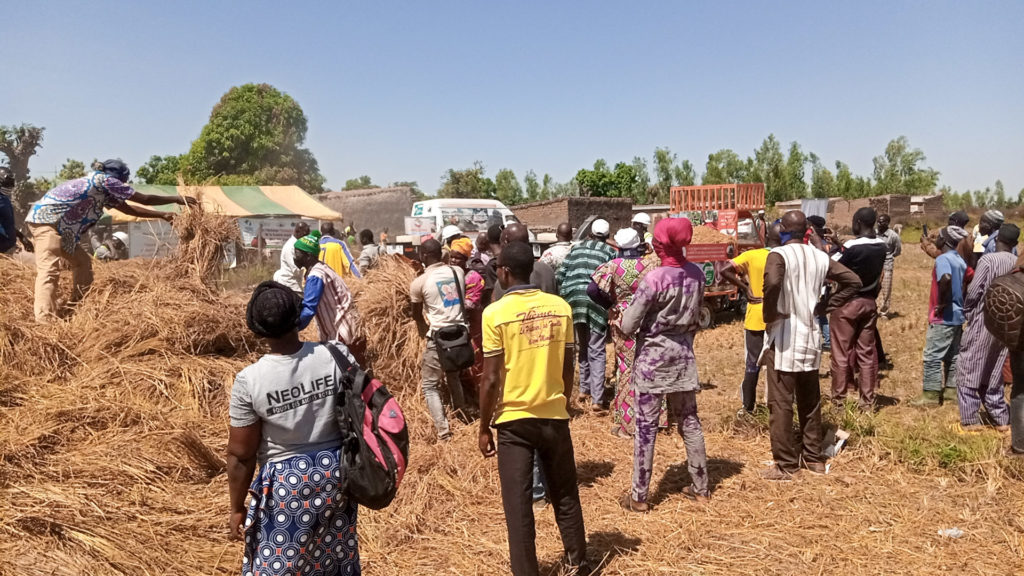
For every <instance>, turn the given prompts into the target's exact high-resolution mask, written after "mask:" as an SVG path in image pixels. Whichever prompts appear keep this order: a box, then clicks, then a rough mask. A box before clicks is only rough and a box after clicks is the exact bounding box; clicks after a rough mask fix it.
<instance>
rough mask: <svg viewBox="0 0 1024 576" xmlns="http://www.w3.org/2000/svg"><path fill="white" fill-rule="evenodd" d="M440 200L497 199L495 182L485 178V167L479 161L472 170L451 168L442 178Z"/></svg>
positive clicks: (438, 192)
mask: <svg viewBox="0 0 1024 576" xmlns="http://www.w3.org/2000/svg"><path fill="white" fill-rule="evenodd" d="M437 197H438V198H488V199H494V198H496V197H497V190H496V188H495V184H494V181H493V180H491V179H490V178H487V177H486V176H484V165H483V164H482V163H481V162H479V161H477V162H474V163H473V166H472V168H466V169H465V170H455V169H452V168H449V169H448V171H447V172H445V173H444V175H443V176H442V177H441V187H440V188H439V189H438V190H437Z"/></svg>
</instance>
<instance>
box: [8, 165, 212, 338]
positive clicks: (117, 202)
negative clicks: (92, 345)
mask: <svg viewBox="0 0 1024 576" xmlns="http://www.w3.org/2000/svg"><path fill="white" fill-rule="evenodd" d="M92 169H93V172H91V173H90V174H88V175H86V176H83V177H81V178H76V179H74V180H68V181H67V182H64V183H62V184H61V185H59V186H57V187H56V188H54V189H53V190H50V191H49V192H47V193H46V194H45V195H44V196H43V197H42V198H40V199H39V200H36V202H35V203H34V204H32V207H31V208H30V209H29V213H28V216H27V217H26V218H25V223H26V224H27V225H28V229H29V231H30V232H31V233H32V238H33V240H34V242H35V252H36V289H35V306H34V309H35V315H36V321H37V322H46V321H49V320H51V319H53V318H56V317H57V287H58V284H59V282H60V269H61V262H64V263H65V264H66V265H68V266H70V268H71V282H72V286H73V287H72V290H71V300H70V303H74V302H77V301H79V300H81V299H82V298H83V297H84V296H85V293H86V292H88V290H89V286H90V285H92V258H91V257H90V256H89V252H88V251H87V250H86V249H85V248H84V247H82V246H81V244H80V242H81V239H82V234H83V233H85V232H86V231H87V230H89V229H90V228H92V227H93V225H95V224H96V222H99V219H100V217H102V216H103V209H104V208H117V209H118V210H119V211H120V212H122V213H124V214H127V215H129V216H137V217H139V218H160V219H163V220H166V221H168V222H170V221H171V219H172V218H173V217H174V215H173V214H171V213H169V212H157V211H156V210H149V209H148V208H142V207H140V206H133V205H131V204H128V203H127V201H128V200H131V201H132V202H135V203H136V204H143V205H145V206H160V205H163V204H181V205H184V204H185V203H194V202H195V201H196V200H195V198H187V197H182V196H160V195H157V194H143V193H141V192H136V191H135V190H134V189H132V187H131V186H129V185H128V179H129V177H130V176H131V172H130V171H129V170H128V166H126V165H125V163H124V162H122V161H120V160H107V161H106V162H96V163H94V164H93V165H92Z"/></svg>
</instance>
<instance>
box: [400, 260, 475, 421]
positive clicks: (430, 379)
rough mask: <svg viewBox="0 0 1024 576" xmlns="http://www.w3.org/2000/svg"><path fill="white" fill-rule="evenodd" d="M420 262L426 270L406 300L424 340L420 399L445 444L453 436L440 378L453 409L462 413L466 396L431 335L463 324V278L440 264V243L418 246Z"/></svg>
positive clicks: (411, 288)
mask: <svg viewBox="0 0 1024 576" xmlns="http://www.w3.org/2000/svg"><path fill="white" fill-rule="evenodd" d="M420 259H421V260H422V261H423V265H424V266H426V268H425V269H424V270H423V274H420V275H419V276H417V277H416V279H415V280H413V281H412V285H410V287H409V300H410V301H411V302H412V317H413V320H415V321H416V327H417V328H419V332H420V336H422V337H424V338H426V339H427V348H426V351H424V353H423V364H422V366H421V372H422V387H423V396H424V398H425V399H426V402H427V411H429V412H430V417H431V419H432V420H433V421H434V428H435V429H436V430H437V437H438V439H439V440H441V441H447V440H449V439H450V438H451V436H452V433H451V430H450V429H449V426H448V418H447V416H445V413H444V405H443V404H442V403H441V381H442V378H443V379H444V381H446V382H447V383H448V391H449V392H450V393H451V396H452V408H454V409H455V410H464V409H465V397H464V395H463V393H462V381H461V380H460V379H459V373H458V372H447V373H446V372H445V371H444V370H443V369H442V368H441V358H440V357H439V356H438V353H437V345H436V344H435V343H434V339H433V335H434V331H436V330H437V329H438V328H442V327H444V326H452V325H455V324H465V323H466V320H465V317H464V312H463V310H464V308H465V303H464V302H463V294H462V290H463V289H462V286H464V285H465V283H466V278H465V272H463V271H462V268H459V267H458V266H448V265H446V264H444V262H442V261H441V243H440V242H438V241H437V240H427V241H426V242H424V243H423V244H422V245H420Z"/></svg>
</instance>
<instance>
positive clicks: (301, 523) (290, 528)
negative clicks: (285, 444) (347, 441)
mask: <svg viewBox="0 0 1024 576" xmlns="http://www.w3.org/2000/svg"><path fill="white" fill-rule="evenodd" d="M341 480H342V477H341V464H340V454H339V450H322V451H319V452H310V453H308V454H302V455H299V456H293V457H292V458H288V459H285V460H280V461H272V462H268V463H267V464H266V465H264V466H263V468H262V469H261V470H260V473H259V475H258V476H257V477H256V480H254V481H253V483H252V486H251V487H250V492H251V494H252V499H251V500H250V502H249V513H248V516H247V518H246V520H245V526H246V528H245V557H244V558H243V559H242V574H243V575H245V576H284V575H295V576H300V575H301V576H335V575H344V576H353V575H358V574H361V569H360V566H359V538H358V536H357V534H356V513H357V507H356V504H355V503H354V502H351V501H349V500H348V499H347V498H346V497H345V495H344V494H343V493H342V491H341Z"/></svg>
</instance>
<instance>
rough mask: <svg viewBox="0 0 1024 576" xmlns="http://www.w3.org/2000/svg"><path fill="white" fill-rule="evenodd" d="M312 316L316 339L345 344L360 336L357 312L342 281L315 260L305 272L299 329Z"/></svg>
mask: <svg viewBox="0 0 1024 576" xmlns="http://www.w3.org/2000/svg"><path fill="white" fill-rule="evenodd" d="M314 316H315V317H316V326H317V328H319V329H320V341H321V342H329V341H332V340H339V341H341V342H342V343H344V344H345V345H350V344H353V343H355V342H358V341H359V340H361V339H362V338H363V331H362V326H361V324H360V322H359V312H358V311H356V307H355V304H354V303H353V301H352V293H351V292H349V291H348V286H346V285H345V281H344V280H342V279H341V276H338V273H337V272H335V271H334V270H332V269H331V268H330V267H329V266H327V265H326V264H324V263H323V262H317V263H316V264H314V265H313V267H312V268H310V269H309V272H308V273H307V274H306V289H305V293H304V295H303V298H302V312H301V313H300V315H299V329H300V330H301V329H304V328H305V327H306V326H309V322H310V320H312V319H313V317H314Z"/></svg>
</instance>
